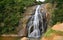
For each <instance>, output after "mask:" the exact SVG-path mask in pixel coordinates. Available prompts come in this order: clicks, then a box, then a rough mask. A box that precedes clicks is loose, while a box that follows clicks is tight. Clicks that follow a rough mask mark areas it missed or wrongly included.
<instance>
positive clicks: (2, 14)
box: [0, 0, 35, 34]
mask: <svg viewBox="0 0 63 40" xmlns="http://www.w3.org/2000/svg"><path fill="white" fill-rule="evenodd" d="M34 2H35V0H0V34H3V33H9V32H12V31H15V30H16V27H17V26H18V24H19V19H20V18H21V17H22V14H23V12H24V11H25V9H24V7H27V6H30V5H33V4H34Z"/></svg>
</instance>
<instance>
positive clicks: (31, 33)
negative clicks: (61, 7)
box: [27, 5, 44, 38]
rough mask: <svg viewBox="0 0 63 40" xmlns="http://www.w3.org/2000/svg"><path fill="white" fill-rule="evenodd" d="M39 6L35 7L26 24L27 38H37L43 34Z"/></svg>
mask: <svg viewBox="0 0 63 40" xmlns="http://www.w3.org/2000/svg"><path fill="white" fill-rule="evenodd" d="M40 8H41V5H37V7H36V9H35V11H34V15H32V16H31V17H30V19H29V21H28V23H27V29H28V37H32V38H39V37H40V36H41V34H42V33H43V32H44V27H43V16H42V13H41V12H40Z"/></svg>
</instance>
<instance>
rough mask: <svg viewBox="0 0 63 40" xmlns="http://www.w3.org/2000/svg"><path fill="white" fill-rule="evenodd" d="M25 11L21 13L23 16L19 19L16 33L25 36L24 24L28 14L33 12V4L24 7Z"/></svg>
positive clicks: (28, 16)
mask: <svg viewBox="0 0 63 40" xmlns="http://www.w3.org/2000/svg"><path fill="white" fill-rule="evenodd" d="M25 9H26V11H25V13H23V18H21V20H20V21H19V28H18V35H20V36H27V29H26V24H27V21H28V19H29V18H30V16H31V15H32V14H33V11H34V10H35V6H32V7H28V8H25Z"/></svg>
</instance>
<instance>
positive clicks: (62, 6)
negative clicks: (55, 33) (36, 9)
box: [46, 0, 63, 25]
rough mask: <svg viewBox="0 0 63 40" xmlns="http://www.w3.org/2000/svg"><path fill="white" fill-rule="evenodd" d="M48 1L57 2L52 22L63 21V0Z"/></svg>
mask: <svg viewBox="0 0 63 40" xmlns="http://www.w3.org/2000/svg"><path fill="white" fill-rule="evenodd" d="M50 1H51V2H50ZM46 2H50V3H52V2H53V3H54V4H57V5H56V7H55V10H54V11H53V12H52V17H51V19H52V20H51V24H52V25H55V24H56V23H57V22H60V23H62V22H63V0H46ZM53 3H52V4H53ZM54 4H53V5H54Z"/></svg>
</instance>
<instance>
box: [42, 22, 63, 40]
mask: <svg viewBox="0 0 63 40" xmlns="http://www.w3.org/2000/svg"><path fill="white" fill-rule="evenodd" d="M51 29H52V30H54V31H51V30H50V31H49V33H50V34H49V36H44V37H43V38H42V39H41V40H63V23H61V24H56V25H54V26H53V27H52V28H51ZM46 33H47V32H46ZM47 35H48V34H47Z"/></svg>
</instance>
